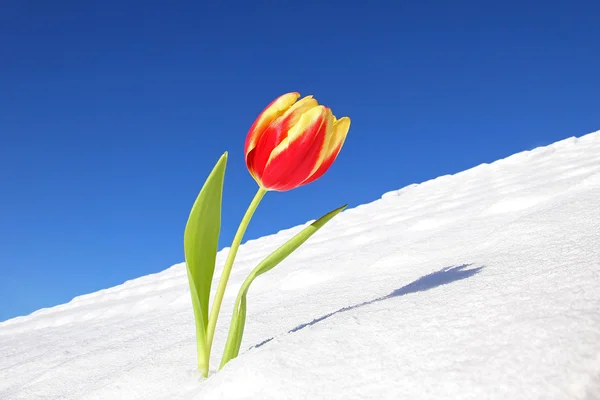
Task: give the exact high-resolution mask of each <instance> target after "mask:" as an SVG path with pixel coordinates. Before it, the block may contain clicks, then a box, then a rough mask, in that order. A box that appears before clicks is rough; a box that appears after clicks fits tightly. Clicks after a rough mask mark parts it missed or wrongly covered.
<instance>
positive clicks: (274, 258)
mask: <svg viewBox="0 0 600 400" xmlns="http://www.w3.org/2000/svg"><path fill="white" fill-rule="evenodd" d="M347 206H348V205H347V204H346V205H344V206H342V207H340V208H337V209H335V210H333V211H330V212H328V213H327V214H325V215H324V216H322V217H321V218H319V219H318V220H316V221H315V222H313V223H312V224H310V225H309V226H307V227H306V228H304V229H303V230H302V231H301V232H300V233H298V234H296V235H295V236H294V237H292V238H291V239H290V240H288V241H287V242H285V243H284V244H283V245H282V246H281V247H279V248H278V249H277V250H275V251H274V252H272V253H271V254H270V255H269V256H267V258H265V259H264V260H263V261H261V263H260V264H258V265H257V266H256V268H254V269H253V270H252V272H250V275H248V277H247V278H246V280H245V281H244V283H243V284H242V287H241V288H240V290H239V292H238V297H237V299H236V302H235V308H234V310H233V315H232V317H231V325H230V326H229V335H228V336H227V342H226V344H225V350H224V352H223V358H222V359H221V366H220V367H219V369H221V368H223V367H224V366H225V364H227V363H228V362H229V361H230V360H232V359H234V358H235V357H237V356H238V354H239V352H240V346H241V344H242V336H243V334H244V325H245V324H246V295H247V294H248V289H249V288H250V284H251V283H252V282H253V281H254V279H256V277H257V276H259V275H262V274H264V273H265V272H267V271H269V270H271V269H273V268H274V267H275V266H276V265H277V264H279V263H280V262H281V261H283V260H284V259H285V258H286V257H287V256H289V255H290V254H291V253H292V252H293V251H294V250H296V249H297V248H298V247H300V246H301V245H302V244H303V243H304V242H306V241H307V240H308V238H310V237H311V236H312V235H314V234H315V233H316V232H317V231H318V230H319V229H321V228H322V227H323V226H324V225H325V224H326V223H327V222H329V221H330V220H331V219H332V218H333V217H335V216H336V215H337V214H338V213H340V212H341V211H342V210H344V209H345V208H346V207H347Z"/></svg>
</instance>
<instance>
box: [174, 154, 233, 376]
mask: <svg viewBox="0 0 600 400" xmlns="http://www.w3.org/2000/svg"><path fill="white" fill-rule="evenodd" d="M226 164H227V152H225V153H224V154H223V155H222V156H221V158H220V159H219V161H218V162H217V164H216V165H215V167H214V168H213V170H212V172H211V173H210V175H209V176H208V178H207V179H206V182H204V186H203V187H202V189H201V190H200V193H199V194H198V197H197V198H196V201H195V202H194V205H193V206H192V210H191V211H190V215H189V218H188V221H187V224H186V226H185V232H184V235H183V247H184V253H185V262H186V270H187V276H188V282H189V285H190V293H191V295H192V306H193V309H194V319H195V321H196V343H197V349H198V368H199V369H200V370H201V371H202V372H203V374H204V376H207V375H208V366H209V365H208V364H209V362H208V361H209V360H208V351H207V348H206V325H207V323H208V302H209V297H210V287H211V283H212V278H213V274H214V271H215V260H216V257H217V250H218V245H219V233H220V230H221V203H222V198H223V181H224V179H225V166H226Z"/></svg>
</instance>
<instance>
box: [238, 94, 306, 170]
mask: <svg viewBox="0 0 600 400" xmlns="http://www.w3.org/2000/svg"><path fill="white" fill-rule="evenodd" d="M299 97H300V93H298V92H290V93H286V94H283V95H281V96H279V97H278V98H276V99H275V100H273V101H272V102H271V103H270V104H269V105H268V106H267V107H265V109H264V110H263V111H262V112H261V113H260V114H259V115H258V117H257V118H256V120H255V121H254V123H253V124H252V126H251V127H250V129H249V131H248V134H247V135H246V143H245V144H244V154H245V157H246V165H247V166H248V168H249V169H250V170H251V173H252V168H251V166H252V157H251V156H250V153H251V152H252V150H254V148H255V147H256V143H257V142H258V139H259V138H260V136H261V134H262V133H263V131H264V130H265V129H266V128H267V127H268V126H269V125H270V124H271V123H272V122H273V121H274V120H276V119H277V118H279V117H280V116H281V115H282V114H283V113H285V112H286V111H287V110H288V109H289V108H290V107H291V106H292V105H293V104H294V103H295V102H296V100H297V99H298V98H299Z"/></svg>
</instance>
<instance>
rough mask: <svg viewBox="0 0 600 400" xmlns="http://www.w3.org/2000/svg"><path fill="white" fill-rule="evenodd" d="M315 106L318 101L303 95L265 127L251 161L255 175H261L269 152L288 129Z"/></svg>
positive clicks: (286, 133)
mask: <svg viewBox="0 0 600 400" xmlns="http://www.w3.org/2000/svg"><path fill="white" fill-rule="evenodd" d="M317 106H318V103H317V101H316V100H315V99H313V98H312V96H307V97H304V98H303V99H301V100H299V101H298V102H297V103H296V104H294V105H293V106H292V107H290V108H289V109H288V110H287V111H286V112H285V113H284V114H283V115H282V116H280V117H279V118H277V119H276V120H275V121H273V122H272V123H271V125H269V126H268V127H267V128H266V129H265V131H264V133H263V134H262V135H261V136H260V138H259V139H258V142H257V144H256V148H255V152H254V153H255V154H254V159H253V162H252V170H253V172H254V173H255V174H256V175H257V176H261V175H262V173H263V171H264V169H265V167H266V165H267V162H268V161H269V158H270V157H271V153H272V152H273V150H274V149H275V148H276V147H277V146H278V145H279V144H281V142H282V141H283V140H284V139H285V138H286V137H287V136H288V132H289V131H290V129H291V128H292V127H293V126H294V125H295V124H296V123H297V122H298V121H299V120H300V118H301V117H302V115H303V114H304V113H306V112H308V111H310V110H311V109H313V108H315V107H317Z"/></svg>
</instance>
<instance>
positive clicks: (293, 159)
mask: <svg viewBox="0 0 600 400" xmlns="http://www.w3.org/2000/svg"><path fill="white" fill-rule="evenodd" d="M299 97H300V93H297V92H292V93H286V94H284V95H282V96H280V97H278V98H277V99H275V100H274V101H273V102H271V104H269V105H268V106H267V107H266V108H265V109H264V110H263V111H262V112H261V113H260V115H259V116H258V118H257V119H256V120H255V121H254V124H253V125H252V126H251V128H250V130H249V132H248V135H247V136H246V143H245V146H244V152H245V155H246V166H247V167H248V171H249V172H250V174H251V175H252V177H253V178H254V179H255V180H256V182H257V183H258V185H259V186H260V187H261V188H264V189H265V190H272V191H287V190H291V189H294V188H297V187H299V186H302V185H306V184H308V183H310V182H313V181H315V180H316V179H318V178H320V177H321V176H322V175H323V174H324V173H325V172H326V171H327V170H328V169H329V167H331V165H332V164H333V162H334V161H335V159H336V158H337V156H338V154H339V152H340V150H341V149H342V146H343V144H344V141H345V139H346V135H347V134H348V130H349V129H350V118H348V117H343V118H340V119H337V118H336V117H335V116H334V115H333V113H332V112H331V109H330V108H329V107H326V106H323V105H319V103H318V102H317V100H316V99H314V98H313V97H312V96H306V97H304V98H302V99H300V100H298V98H299ZM297 100H298V101H297Z"/></svg>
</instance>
